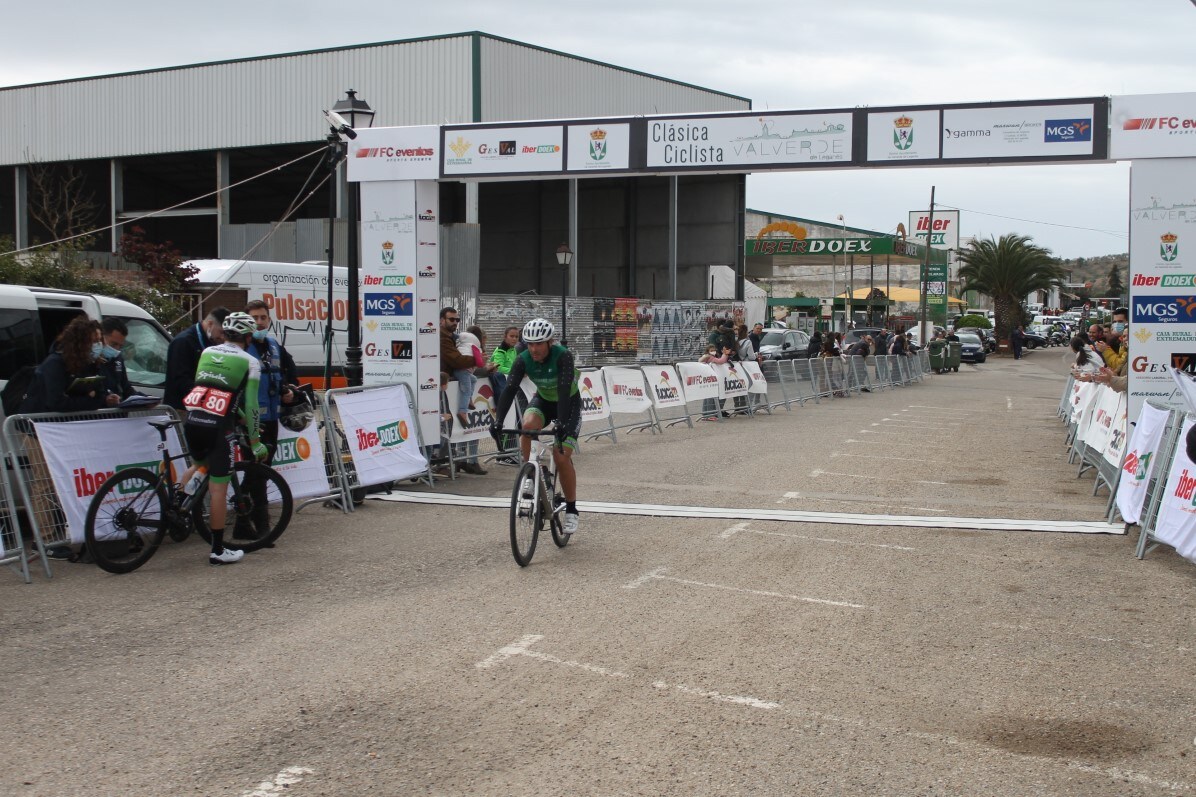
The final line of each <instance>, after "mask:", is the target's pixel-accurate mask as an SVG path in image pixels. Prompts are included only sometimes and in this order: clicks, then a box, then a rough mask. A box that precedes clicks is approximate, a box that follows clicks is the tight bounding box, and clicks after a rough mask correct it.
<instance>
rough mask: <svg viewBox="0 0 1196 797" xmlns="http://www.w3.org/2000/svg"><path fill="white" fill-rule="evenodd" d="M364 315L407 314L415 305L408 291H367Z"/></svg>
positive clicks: (410, 312) (409, 313)
mask: <svg viewBox="0 0 1196 797" xmlns="http://www.w3.org/2000/svg"><path fill="white" fill-rule="evenodd" d="M363 304H364V312H365V315H379V316H409V315H411V314H412V310H413V308H414V306H415V302H414V300H413V299H412V296H411V294H410V293H367V294H366V295H365V300H364V302H363Z"/></svg>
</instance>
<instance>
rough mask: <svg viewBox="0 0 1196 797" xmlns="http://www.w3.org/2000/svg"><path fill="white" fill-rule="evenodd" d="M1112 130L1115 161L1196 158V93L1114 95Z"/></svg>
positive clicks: (1191, 210)
mask: <svg viewBox="0 0 1196 797" xmlns="http://www.w3.org/2000/svg"><path fill="white" fill-rule="evenodd" d="M1109 130H1110V134H1109V157H1111V158H1114V159H1115V160H1129V159H1131V158H1133V159H1137V158H1191V157H1196V93H1188V94H1137V95H1132V96H1122V97H1114V98H1113V101H1112V109H1111V110H1110V112H1109ZM1189 199H1190V197H1189ZM1188 207H1189V211H1188V212H1189V213H1190V214H1191V213H1196V207H1193V206H1192V205H1189V206H1188Z"/></svg>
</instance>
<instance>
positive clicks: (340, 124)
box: [324, 111, 357, 141]
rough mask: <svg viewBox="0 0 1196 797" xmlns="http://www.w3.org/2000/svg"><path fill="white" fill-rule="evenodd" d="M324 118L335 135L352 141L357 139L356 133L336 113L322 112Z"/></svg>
mask: <svg viewBox="0 0 1196 797" xmlns="http://www.w3.org/2000/svg"><path fill="white" fill-rule="evenodd" d="M324 118H325V119H327V120H328V124H329V125H330V126H331V127H332V129H333V130H335V131H336V132H337V133H339V134H341V135H342V136H344V137H345V138H347V139H349V140H350V141H352V140H353V139H355V138H357V131H355V130H354V129H353V128H351V127H349V123H348V122H346V121H345V117H343V116H341V115H340V114H339V113H337V112H336V111H324Z"/></svg>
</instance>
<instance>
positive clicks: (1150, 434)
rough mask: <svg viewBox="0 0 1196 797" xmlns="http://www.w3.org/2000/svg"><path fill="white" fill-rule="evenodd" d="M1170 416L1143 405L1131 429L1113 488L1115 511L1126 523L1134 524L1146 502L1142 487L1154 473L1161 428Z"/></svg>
mask: <svg viewBox="0 0 1196 797" xmlns="http://www.w3.org/2000/svg"><path fill="white" fill-rule="evenodd" d="M1169 415H1170V412H1168V411H1167V410H1162V409H1157V408H1155V407H1152V406H1151V405H1149V404H1147V405H1145V406H1143V407H1142V414H1141V415H1139V416H1138V422H1137V424H1135V426H1134V433H1133V436H1132V437H1131V438H1130V442H1129V446H1128V448H1127V453H1126V455H1125V464H1124V465H1122V466H1121V469H1122V471H1123V472H1122V474H1121V482H1120V483H1119V484H1118V485H1117V511H1118V512H1120V513H1121V517H1122V518H1123V519H1124V520H1125V522H1126V523H1137V522H1138V520H1139V518H1140V517H1141V515H1142V502H1143V501H1144V500H1145V498H1146V486H1147V485H1148V484H1150V476H1151V474H1152V473H1153V472H1154V464H1155V460H1156V459H1157V456H1156V455H1157V454H1158V450H1159V442H1160V441H1161V440H1162V439H1163V427H1165V426H1166V425H1167V417H1168V416H1169Z"/></svg>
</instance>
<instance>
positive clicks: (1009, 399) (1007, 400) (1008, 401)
mask: <svg viewBox="0 0 1196 797" xmlns="http://www.w3.org/2000/svg"><path fill="white" fill-rule="evenodd" d="M1005 409H1006V410H1008V411H1010V412H1013V396H1006V397H1005Z"/></svg>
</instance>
